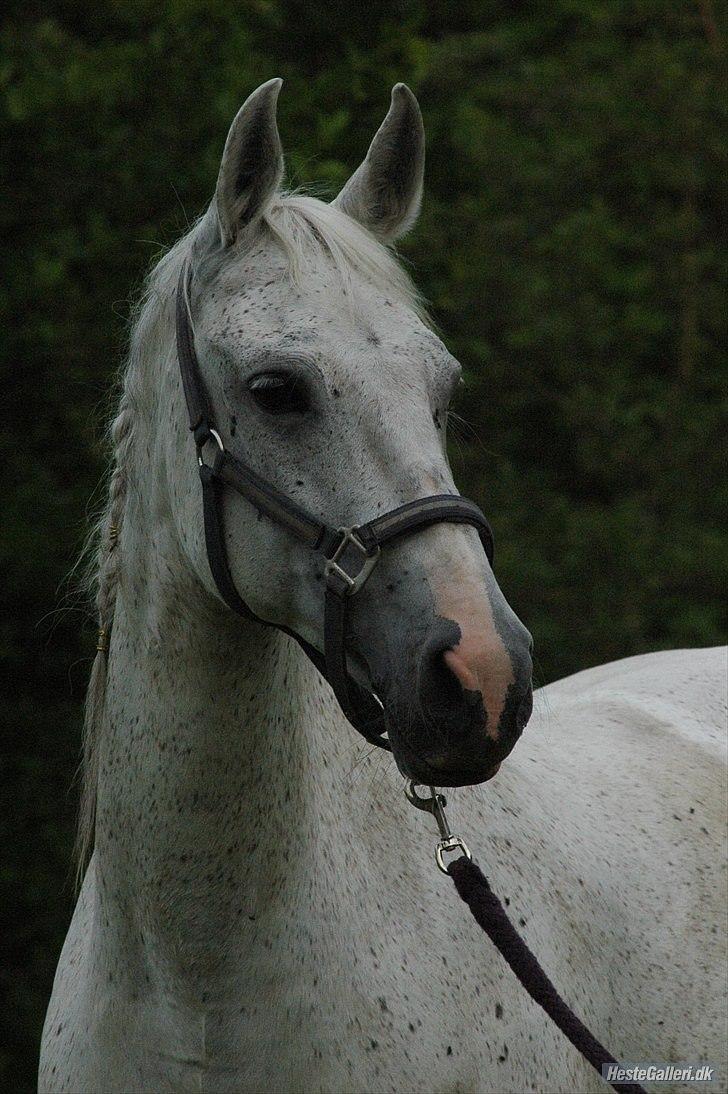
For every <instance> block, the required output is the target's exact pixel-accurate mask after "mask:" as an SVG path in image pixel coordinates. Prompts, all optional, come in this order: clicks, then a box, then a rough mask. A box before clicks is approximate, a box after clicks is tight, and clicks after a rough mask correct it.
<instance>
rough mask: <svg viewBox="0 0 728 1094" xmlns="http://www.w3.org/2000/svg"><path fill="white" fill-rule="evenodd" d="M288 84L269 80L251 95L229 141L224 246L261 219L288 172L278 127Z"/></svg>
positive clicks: (223, 173) (220, 208) (220, 185)
mask: <svg viewBox="0 0 728 1094" xmlns="http://www.w3.org/2000/svg"><path fill="white" fill-rule="evenodd" d="M282 83H283V81H282V80H280V79H275V80H268V82H267V83H265V84H261V85H260V87H259V88H258V89H257V90H256V91H254V92H253V94H252V95H250V96H249V98H247V99H246V100H245V102H244V103H243V105H242V106H241V107H240V110H239V111H238V113H237V114H236V116H235V120H234V121H233V124H232V125H231V126H230V132H229V133H228V135H227V140H226V141H225V151H224V152H223V154H222V162H221V163H220V173H219V175H218V177H217V189H216V191H215V204H216V206H217V216H218V220H219V222H220V234H221V237H222V242H223V245H224V246H226V247H227V246H230V244H232V243H234V242H235V240H236V238H237V236H238V233H239V232H240V231H241V230H242V229H243V228H245V227H246V226H247V225H249V224H250V223H251V222H253V221H254V220H256V219H257V217H259V216H260V214H261V213H262V212H263V210H264V209H265V206H266V204H267V203H268V201H269V200H270V198H271V197H272V196H273V194H274V193H275V191H276V189H277V187H278V184H279V182H280V181H281V176H282V175H283V149H282V148H281V139H280V137H279V135H278V126H277V125H276V103H277V101H278V92H279V91H280V89H281V84H282Z"/></svg>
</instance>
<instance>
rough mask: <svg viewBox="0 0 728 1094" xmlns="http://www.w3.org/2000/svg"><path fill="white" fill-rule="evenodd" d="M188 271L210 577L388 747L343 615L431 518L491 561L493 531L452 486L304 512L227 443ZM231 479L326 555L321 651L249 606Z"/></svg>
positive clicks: (194, 421)
mask: <svg viewBox="0 0 728 1094" xmlns="http://www.w3.org/2000/svg"><path fill="white" fill-rule="evenodd" d="M190 278H191V270H190V268H189V265H188V264H187V263H185V264H184V265H183V267H182V271H181V273H180V278H179V283H178V286H177V303H176V321H177V356H178V359H179V367H180V372H181V374H182V385H183V387H184V393H185V401H186V403H187V412H188V415H189V419H190V430H191V431H192V433H193V435H194V438H195V444H196V446H197V462H198V464H199V470H200V479H201V481H202V499H203V511H204V521H205V545H206V548H207V558H208V562H209V565H210V571H211V573H212V577H213V580H214V581H215V584H216V586H217V589H218V592H219V593H220V596H221V597H222V599H223V600H224V601H225V603H226V604H227V605H228V607H229V608H231V610H232V611H234V612H236V613H237V614H238V615H241V616H244V617H246V618H248V619H253V620H255V621H256V622H257V623H262V624H264V625H265V626H269V627H270V626H273V627H277V629H278V630H281V631H284V632H285V633H286V634H288V635H290V636H291V637H292V638H295V640H296V641H297V642H298V644H299V645H300V646H301V648H302V649H303V650H304V652H305V653H306V654H307V656H308V657H309V658H310V659H311V661H312V662H313V663H314V665H315V666H316V668H317V669H318V670H319V672H320V673H321V674H322V676H323V677H324V678H325V679H326V680H328V682H329V684H330V685H331V687H332V689H333V691H334V694H335V695H336V698H337V700H338V702H339V705H340V707H341V709H342V711H343V712H344V714H345V715H346V717H347V718H348V720H349V721H350V722H351V724H352V725H353V726H354V728H355V729H357V730H358V731H359V733H361V734H362V736H363V737H365V738H366V740H367V741H370V742H371V743H372V744H375V745H378V746H379V747H380V748H386V749H388V750H389V751H391V746H390V744H389V742H388V741H387V740H386V739H385V738H384V736H383V734H384V733H385V732H386V716H385V710H384V707H383V706H382V703H381V702H380V701H379V699H378V698H377V697H376V696H375V695H374V694H373V693H372V692H370V691H368V690H367V689H366V688H364V687H362V686H361V685H360V684H359V683H357V681H356V680H354V679H353V677H352V676H351V675H350V674H349V670H348V668H347V660H346V615H347V606H348V602H349V598H350V597H352V596H354V595H355V594H356V593H358V592H359V591H360V590H361V589H362V588H363V586H364V584H365V582H366V581H367V579H368V577H369V575H370V574H371V572H372V570H373V569H374V567H375V566H376V564H377V562H378V560H379V555H380V552H381V549H382V547H384V546H386V545H387V544H388V543H392V542H393V541H394V540H397V539H402V538H403V537H404V536H409V535H412V533H414V532H419V531H421V530H422V529H424V528H428V527H430V525H432V524H438V523H440V522H447V523H449V524H470V525H472V526H473V527H474V528H476V529H477V532H478V535H479V536H480V539H481V542H482V544H483V547H484V549H485V553H486V556H487V558H488V561H489V562H490V563H491V564H492V562H493V533H492V531H491V528H490V525H489V524H488V521H487V520H486V519H485V517H484V516H483V514H482V513H481V511H480V509H479V508H478V506H477V505H475V503H474V502H472V501H468V500H467V499H466V498H461V497H459V496H458V495H453V494H436V495H433V496H432V497H429V498H420V499H418V500H417V501H411V502H408V503H407V504H406V505H401V506H399V508H397V509H392V510H390V512H389V513H384V514H383V515H382V516H379V517H376V518H375V519H374V520H370V521H367V522H366V523H364V524H359V525H356V526H355V527H353V528H333V527H331V526H330V525H328V524H324V523H322V522H321V521H320V520H317V519H316V517H314V516H312V515H311V514H310V513H307V512H306V510H305V509H303V508H302V506H300V505H298V503H297V502H295V501H293V499H292V498H289V497H288V496H287V495H286V494H284V493H283V492H282V491H280V490H278V489H277V488H276V487H275V486H273V485H272V484H271V483H269V482H268V481H267V480H266V479H263V478H261V477H260V475H257V474H256V473H255V471H253V470H252V469H251V468H250V467H248V466H247V465H246V464H244V463H243V462H242V461H241V460H239V459H238V458H237V457H236V456H233V455H232V453H230V452H228V451H227V449H226V448H225V445H224V444H223V441H222V438H221V437H220V434H219V432H218V430H217V429H216V428H215V419H214V416H213V414H212V412H211V409H210V403H209V399H208V395H207V390H206V388H205V384H204V381H203V379H202V374H201V372H200V365H199V362H198V360H197V354H196V352H195V346H194V336H193V332H192V324H191V321H190V313H189V305H188V294H189V285H190ZM209 441H212V442H214V444H215V445H216V447H217V451H216V453H215V458H214V460H213V462H212V463H211V464H208V463H205V461H204V459H203V455H202V450H203V448H204V447H205V445H206V444H207V443H208V442H209ZM228 486H229V487H232V489H233V490H235V491H236V492H237V493H238V494H241V495H242V496H243V497H244V498H246V499H247V500H248V501H249V502H250V503H251V504H252V505H253V506H254V507H255V508H256V509H257V510H258V512H259V513H262V514H265V516H267V517H269V518H270V519H271V520H272V521H274V522H275V523H276V524H278V525H280V526H281V527H283V528H285V529H286V531H287V532H288V533H290V535H292V536H294V537H295V538H296V539H298V540H299V541H300V542H302V543H303V544H305V546H306V547H309V548H310V549H311V550H313V551H316V552H317V553H319V554H321V555H322V556H323V560H324V567H323V570H324V576H325V579H326V600H325V611H324V655H323V656H322V655H321V654H320V653H319V651H318V650H317V649H315V648H314V647H313V646H311V645H310V643H308V642H306V641H305V640H304V639H303V638H301V637H300V635H297V634H296V633H295V632H294V631H292V630H290V629H289V628H288V627H283V626H280V625H279V624H277V623H268V622H267V621H266V620H264V619H260V618H259V616H257V615H256V614H255V613H254V612H252V611H251V610H250V608H249V607H248V606H247V604H246V603H245V601H244V600H243V599H242V597H241V596H240V594H239V593H238V591H237V589H236V588H235V583H234V581H233V578H232V574H231V572H230V564H229V562H228V555H227V547H226V544H225V527H224V518H223V492H224V489H225V487H228Z"/></svg>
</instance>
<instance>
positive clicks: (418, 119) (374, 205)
mask: <svg viewBox="0 0 728 1094" xmlns="http://www.w3.org/2000/svg"><path fill="white" fill-rule="evenodd" d="M424 173H425V129H424V126H423V124H422V114H421V113H420V107H419V104H418V102H417V99H416V98H415V97H414V95H413V94H412V92H411V91H410V89H409V88H408V87H407V85H406V84H395V86H394V87H393V88H392V103H391V105H390V107H389V113H388V114H387V116H386V118H385V119H384V121H383V122H382V124H381V126H380V127H379V129H378V130H377V132H376V134H375V136H374V140H373V141H372V143H371V145H370V147H369V151H368V152H367V155H366V159H365V160H364V162H363V163H362V164H361V166H360V167H358V168H357V170H356V171H355V172H354V174H353V175H352V176H351V178H350V179H349V181H348V182H347V183H346V185H345V186H344V188H343V190H342V191H341V193H340V194H339V195H338V197H337V198H335V200H334V202H333V204H334V205H335V206H337V208H339V209H341V210H342V212H344V213H347V214H348V215H349V216H350V217H352V218H353V219H354V220H357V221H358V222H359V223H360V224H362V225H363V226H364V227H365V228H368V229H369V231H370V232H372V234H373V235H375V236H377V237H378V238H379V239H381V240H382V242H384V243H391V242H393V241H394V240H395V239H397V238H398V237H399V236H401V235H404V233H405V232H406V231H408V229H409V228H411V227H412V225H413V224H414V222H415V220H416V219H417V214H418V212H419V209H420V201H421V200H422V181H423V177H424Z"/></svg>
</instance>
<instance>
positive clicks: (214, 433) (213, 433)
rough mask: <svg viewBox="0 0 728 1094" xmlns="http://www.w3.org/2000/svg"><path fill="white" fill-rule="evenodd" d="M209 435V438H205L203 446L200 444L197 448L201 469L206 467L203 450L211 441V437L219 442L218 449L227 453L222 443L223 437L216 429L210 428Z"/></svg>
mask: <svg viewBox="0 0 728 1094" xmlns="http://www.w3.org/2000/svg"><path fill="white" fill-rule="evenodd" d="M207 433H208V436H207V437H206V438H205V440H204V441H203V442H202V444H198V446H197V462H198V464H199V465H200V467H204V465H205V461H204V460H203V458H202V450H203V448H204V447H205V445H206V444H207V442H208V441H209V440H210V437H212V438H213V439H214V440H215V441H216V442H217V447H218V448H219V449H220V451H221V452H224V451H225V445H224V444H223V443H222V437H221V436H220V434H219V433H218V431H217V430H216V429H212V428H211V427H210V428H208V430H207Z"/></svg>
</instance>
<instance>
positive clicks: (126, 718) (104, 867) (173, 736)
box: [96, 533, 360, 997]
mask: <svg viewBox="0 0 728 1094" xmlns="http://www.w3.org/2000/svg"><path fill="white" fill-rule="evenodd" d="M132 536H133V533H130V534H129V535H127V537H126V542H125V543H122V544H121V549H122V550H123V551H124V566H123V578H122V582H121V586H120V590H119V595H118V601H117V607H116V615H115V620H114V635H113V643H112V649H111V654H110V663H109V676H108V688H107V703H106V717H105V727H104V733H103V737H102V747H101V753H100V771H99V783H98V809H97V833H96V849H97V853H96V869H97V871H98V882H99V884H98V892H99V894H100V896H99V899H101V900H102V901H103V902H104V905H105V907H104V909H103V921H104V922H105V923H106V924H107V926H108V931H107V935H108V938H107V942H106V944H107V945H110V946H111V947H112V949H113V948H115V949H116V950H117V951H118V950H119V949H120V950H121V958H122V960H121V964H122V965H124V964H125V963H126V959H127V956H128V965H129V967H130V968H136V970H137V971H136V973H135V974H134V975H135V976H138V975H140V974H141V970H142V969H144V970H146V971H145V975H149V968H150V965H151V966H152V969H151V971H152V974H153V975H155V976H156V977H158V978H160V979H161V984H160V987H161V988H162V990H163V991H165V992H166V993H169V991H171V990H176V991H178V992H181V993H183V994H184V993H185V992H186V991H187V989H189V990H190V991H191V993H192V995H193V996H194V995H197V996H198V997H199V994H198V993H199V991H200V990H201V989H202V986H203V985H204V989H205V990H206V991H209V990H210V988H211V987H212V990H217V991H218V992H219V993H222V994H226V993H227V988H226V987H225V983H226V981H227V980H229V988H230V991H231V993H235V991H236V990H237V991H239V986H240V985H239V975H240V969H239V961H242V962H244V960H245V955H246V953H247V951H248V950H250V948H251V947H250V942H251V938H250V936H251V931H253V930H255V932H256V935H258V936H260V935H261V934H262V935H263V936H264V937H265V934H266V932H268V931H270V933H273V928H274V926H277V924H278V923H279V921H280V918H281V916H282V915H289V916H291V917H293V918H295V917H297V916H300V915H301V914H302V912H301V908H300V902H301V900H305V901H306V903H307V905H308V911H307V912H306V914H307V915H308V914H310V909H311V908H314V907H316V906H317V904H319V903H320V901H319V898H320V894H319V893H317V892H316V889H317V886H319V885H321V886H323V887H325V886H326V885H330V883H331V878H332V871H333V872H334V874H338V873H339V872H340V870H341V869H342V868H343V862H340V861H338V859H337V856H339V857H340V858H341V859H343V856H344V854H345V853H347V845H348V844H349V842H350V841H349V839H348V838H347V837H348V835H349V831H348V827H349V822H350V815H349V813H348V812H347V810H346V808H345V797H344V791H345V784H346V778H347V775H348V774H349V773H350V771H351V769H352V767H353V765H354V764H355V762H356V759H357V756H358V755H359V754H360V746H359V745H358V743H357V740H356V738H355V737H354V735H353V734H352V731H351V730H350V728H349V727H347V726H346V725H345V724H342V718H341V715H340V714H339V713H338V708H337V707H336V706H335V702H334V700H333V698H332V696H331V694H330V692H329V691H328V689H327V688H326V686H325V685H324V684H323V682H322V681H321V680H320V678H319V677H318V674H317V673H316V672H315V670H314V669H313V667H312V666H311V665H310V663H309V662H308V661H307V659H306V658H305V656H304V655H303V654H302V653H301V651H300V650H299V649H298V647H297V646H296V645H295V643H293V642H291V641H290V640H289V639H287V638H286V637H285V636H283V635H280V634H278V633H277V632H275V631H273V630H269V629H267V628H263V627H260V626H258V625H256V624H248V623H246V622H244V621H242V620H239V619H237V618H234V617H232V616H231V614H230V613H229V612H227V610H226V609H222V608H220V609H218V608H217V606H216V605H214V604H211V603H210V600H209V598H208V597H207V596H206V595H203V594H202V593H201V592H199V591H197V590H196V589H195V586H194V582H192V581H188V582H187V583H185V580H184V579H183V578H182V577H181V576H180V577H179V578H176V577H170V576H168V575H170V574H175V573H177V574H179V572H180V568H179V560H178V559H174V558H173V557H172V556H173V553H174V551H173V547H172V541H171V537H170V539H169V541H168V542H166V541H165V536H164V534H160V535H157V536H155V538H154V543H153V544H152V543H146V544H142V543H141V542H136V543H135V542H133V540H132ZM329 829H331V830H332V832H333V833H335V836H332V838H329V833H328V830H329ZM346 868H347V870H349V871H351V868H352V864H351V860H348V861H347V867H346ZM252 924H256V926H255V927H253V926H251V925H252ZM125 951H128V955H127V953H126V952H125ZM257 952H260V953H262V954H263V956H265V953H266V950H265V948H264V947H263V948H261V947H258V948H257ZM114 956H115V957H116V958H117V959H118V958H119V956H120V955H119V954H118V952H117V953H116V954H115V955H114ZM258 971H259V970H258Z"/></svg>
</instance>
